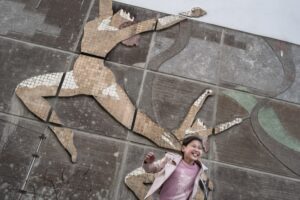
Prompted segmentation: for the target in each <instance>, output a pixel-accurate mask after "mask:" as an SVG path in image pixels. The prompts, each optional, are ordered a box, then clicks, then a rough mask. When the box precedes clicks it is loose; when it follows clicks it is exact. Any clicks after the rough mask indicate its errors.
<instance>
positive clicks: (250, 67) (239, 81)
mask: <svg viewBox="0 0 300 200" xmlns="http://www.w3.org/2000/svg"><path fill="white" fill-rule="evenodd" d="M220 63H221V65H220V72H219V73H220V74H219V77H220V80H219V81H220V85H221V86H225V87H230V88H234V89H239V90H244V91H248V92H251V93H254V94H259V95H266V96H274V94H276V93H278V91H279V90H280V88H281V87H282V86H281V84H282V83H283V82H285V79H286V78H287V77H285V71H284V67H285V65H283V63H282V60H281V58H280V57H278V55H277V54H276V52H275V51H274V50H273V48H272V46H270V45H269V43H268V42H267V41H266V40H265V39H264V38H263V37H259V36H254V35H250V34H246V33H242V32H238V31H232V30H228V29H225V31H224V42H223V46H222V50H221V56H220Z"/></svg>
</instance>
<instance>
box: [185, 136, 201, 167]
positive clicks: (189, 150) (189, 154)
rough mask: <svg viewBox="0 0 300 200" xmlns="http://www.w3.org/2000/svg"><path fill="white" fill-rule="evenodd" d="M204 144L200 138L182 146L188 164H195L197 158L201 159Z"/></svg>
mask: <svg viewBox="0 0 300 200" xmlns="http://www.w3.org/2000/svg"><path fill="white" fill-rule="evenodd" d="M202 150H203V147H202V144H201V142H200V141H198V140H193V141H191V142H190V143H189V144H188V145H187V146H182V149H181V151H182V152H183V159H184V161H185V162H186V163H188V164H193V163H194V162H195V161H196V160H199V158H200V157H201V154H202Z"/></svg>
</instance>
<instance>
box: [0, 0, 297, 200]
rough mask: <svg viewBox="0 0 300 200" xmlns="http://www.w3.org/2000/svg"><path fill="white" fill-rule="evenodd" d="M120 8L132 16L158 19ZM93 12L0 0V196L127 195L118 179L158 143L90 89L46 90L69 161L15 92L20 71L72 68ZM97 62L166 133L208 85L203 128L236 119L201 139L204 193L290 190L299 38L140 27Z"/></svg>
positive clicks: (68, 1) (77, 4)
mask: <svg viewBox="0 0 300 200" xmlns="http://www.w3.org/2000/svg"><path fill="white" fill-rule="evenodd" d="M119 8H124V9H126V10H127V11H130V12H131V13H132V14H133V15H134V16H135V17H136V18H137V20H138V21H139V20H143V19H147V18H151V17H155V16H158V15H162V14H161V13H157V12H154V11H149V10H144V9H141V8H136V7H132V6H127V5H124V4H116V3H115V4H114V10H118V9H119ZM97 13H98V1H94V0H92V1H85V0H64V1H60V0H51V1H50V0H18V1H17V0H0V16H1V18H0V70H1V78H0V85H1V91H0V97H1V98H0V129H1V133H0V138H1V140H0V199H22V200H25V199H101V200H104V199H136V198H135V197H134V195H133V194H132V193H131V191H129V190H128V189H127V187H126V186H125V185H124V177H125V175H126V174H127V173H129V172H130V171H132V170H134V169H135V168H137V167H139V166H140V165H141V162H142V159H143V156H144V154H145V152H147V151H150V150H153V151H155V152H157V153H159V154H160V155H162V154H163V152H164V151H165V150H164V149H159V148H158V147H156V146H155V145H154V144H152V143H151V142H149V141H147V140H146V139H145V138H142V137H140V136H138V135H136V134H135V133H133V132H132V131H131V130H128V129H126V128H125V127H123V126H122V125H120V124H119V123H118V122H116V121H115V120H114V119H113V118H112V117H111V116H110V115H109V114H108V113H107V112H106V111H105V110H103V109H102V107H101V106H99V105H98V104H97V103H96V102H95V101H94V100H93V99H91V98H89V97H85V96H77V97H71V98H64V99H57V98H48V100H49V102H50V103H51V105H53V107H54V109H55V110H56V111H57V112H58V115H59V116H60V117H61V119H62V120H63V122H64V124H65V126H66V127H70V128H72V129H73V130H74V132H75V145H76V146H77V148H78V153H79V155H78V162H77V163H76V164H72V163H71V162H70V158H69V156H68V154H67V153H66V151H65V150H64V149H63V148H62V146H61V145H60V144H59V142H58V141H57V139H56V137H55V136H54V135H53V133H52V132H51V131H50V130H49V129H48V128H47V123H46V122H45V123H44V122H42V121H40V120H39V119H38V118H36V117H35V116H33V115H32V114H31V113H30V112H29V111H28V110H27V109H26V108H25V106H24V105H23V104H22V103H21V102H20V100H19V99H18V98H17V97H16V96H15V94H14V89H15V87H16V86H17V84H18V83H20V82H21V81H22V80H25V79H26V78H29V77H32V76H36V75H40V74H45V73H49V72H66V71H68V70H69V69H72V66H73V63H74V61H75V59H76V58H77V57H78V55H79V53H80V41H81V37H82V33H83V26H84V24H85V23H86V21H88V20H91V19H93V18H95V17H96V16H97ZM104 42H105V41H104ZM106 60H107V62H106V64H107V66H109V68H110V69H111V70H112V71H113V72H114V74H115V76H116V78H117V80H118V83H119V84H120V85H121V86H122V87H123V88H124V89H125V91H126V92H127V94H128V95H129V97H130V99H131V101H132V102H134V104H135V105H136V107H138V108H139V109H141V110H142V111H143V112H145V113H146V114H147V115H148V116H149V117H151V119H153V120H154V121H156V122H157V123H158V124H159V125H160V126H162V127H164V128H165V129H167V130H170V131H171V130H172V129H175V128H176V127H178V125H179V124H180V122H181V121H182V120H183V119H184V117H185V114H186V113H187V112H188V109H189V107H190V106H191V104H192V103H193V101H194V100H195V99H196V98H197V97H198V96H199V95H200V94H201V93H202V92H203V91H204V89H206V88H211V89H213V90H214V92H215V95H214V96H213V97H210V98H209V99H208V100H207V101H206V103H205V104H204V107H203V109H202V110H201V112H200V113H199V114H198V116H199V117H200V118H201V119H203V120H204V122H205V123H206V124H207V125H209V126H213V125H215V124H218V123H221V122H225V121H230V120H232V119H233V118H234V117H243V118H244V119H245V120H244V122H243V123H242V124H241V125H239V126H236V127H234V128H232V129H230V130H228V131H227V132H226V133H223V134H221V135H218V136H214V137H212V138H210V151H209V153H208V154H207V155H205V156H204V158H205V160H204V161H205V163H206V164H207V165H208V167H209V169H210V171H209V173H210V176H211V179H212V180H213V181H214V183H215V188H216V190H215V191H214V192H213V193H212V194H211V195H210V199H214V200H228V199H231V200H242V199H243V200H253V199H259V200H273V199H280V200H295V199H297V198H299V196H300V168H299V165H300V134H299V130H298V129H299V128H298V127H299V125H298V121H299V120H298V119H299V117H300V107H299V104H300V91H299V87H300V47H299V46H296V45H292V44H289V43H286V42H281V41H277V40H273V39H270V38H264V37H259V36H255V35H250V34H245V33H242V32H237V31H232V30H229V29H225V28H222V27H217V26H212V25H208V24H204V23H200V22H194V21H190V20H188V21H184V22H182V23H180V24H179V25H176V26H174V27H172V28H170V29H168V30H164V31H161V32H157V33H145V34H142V35H141V40H140V44H139V46H137V47H132V48H129V47H126V46H124V45H122V44H120V45H119V46H117V47H116V48H115V49H114V50H113V52H111V53H110V54H109V55H108V57H107V58H106ZM43 134H44V135H45V136H46V139H43V138H41V137H40V136H41V135H43ZM21 189H23V192H22V191H20V190H21Z"/></svg>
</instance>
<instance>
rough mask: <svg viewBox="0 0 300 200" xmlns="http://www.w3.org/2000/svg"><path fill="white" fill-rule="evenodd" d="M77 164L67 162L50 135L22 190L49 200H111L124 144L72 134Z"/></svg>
mask: <svg viewBox="0 0 300 200" xmlns="http://www.w3.org/2000/svg"><path fill="white" fill-rule="evenodd" d="M74 138H75V140H74V143H75V145H76V146H77V148H78V150H80V151H79V152H78V162H77V164H73V163H70V162H69V158H68V155H66V154H65V152H64V151H65V150H64V149H63V148H62V147H61V145H60V144H59V143H58V142H57V139H56V138H55V136H54V135H53V134H49V136H48V138H47V140H46V141H45V142H44V143H43V144H42V145H41V149H40V153H39V154H40V158H38V159H37V160H36V162H35V163H34V166H33V169H32V172H31V176H30V177H29V180H28V184H27V187H26V190H28V191H30V192H31V193H36V194H38V195H42V196H43V197H44V198H49V199H55V198H59V199H67V198H72V199H99V198H102V199H112V197H113V195H114V192H115V189H114V188H115V187H116V185H117V183H118V182H119V181H118V179H117V177H118V174H119V171H120V169H121V166H120V164H121V163H120V162H121V160H122V157H123V152H124V144H123V143H122V142H117V141H111V140H108V139H105V138H102V137H99V136H93V135H91V134H90V133H83V132H77V131H75V137H74Z"/></svg>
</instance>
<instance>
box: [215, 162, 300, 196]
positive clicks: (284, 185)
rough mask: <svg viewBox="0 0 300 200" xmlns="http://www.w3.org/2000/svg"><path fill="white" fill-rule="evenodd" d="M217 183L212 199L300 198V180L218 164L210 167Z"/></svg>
mask: <svg viewBox="0 0 300 200" xmlns="http://www.w3.org/2000/svg"><path fill="white" fill-rule="evenodd" d="M210 170H211V178H212V180H213V181H214V183H215V190H214V191H213V192H212V194H211V195H212V199H232V200H253V199H261V200H274V199H282V200H283V199H284V200H295V199H299V196H300V193H299V191H300V184H299V183H300V180H299V179H287V178H285V177H281V176H273V175H271V174H264V173H260V172H256V171H252V170H246V169H238V168H234V167H230V166H226V165H222V164H218V163H213V164H211V165H210Z"/></svg>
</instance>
